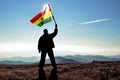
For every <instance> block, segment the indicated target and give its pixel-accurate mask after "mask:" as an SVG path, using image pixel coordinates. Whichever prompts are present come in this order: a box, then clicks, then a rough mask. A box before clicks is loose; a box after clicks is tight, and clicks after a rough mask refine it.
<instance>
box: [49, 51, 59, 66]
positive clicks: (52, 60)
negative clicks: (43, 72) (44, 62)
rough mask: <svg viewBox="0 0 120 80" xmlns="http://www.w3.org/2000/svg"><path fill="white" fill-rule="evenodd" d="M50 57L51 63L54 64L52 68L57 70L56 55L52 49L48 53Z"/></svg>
mask: <svg viewBox="0 0 120 80" xmlns="http://www.w3.org/2000/svg"><path fill="white" fill-rule="evenodd" d="M48 56H49V57H50V61H51V63H52V66H53V67H54V68H57V65H56V62H55V57H54V53H53V50H52V49H50V50H49V51H48Z"/></svg>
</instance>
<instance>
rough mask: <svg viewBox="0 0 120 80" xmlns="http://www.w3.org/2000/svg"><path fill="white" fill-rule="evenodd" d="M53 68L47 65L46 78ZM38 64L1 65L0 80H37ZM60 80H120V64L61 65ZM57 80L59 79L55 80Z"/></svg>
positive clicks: (58, 71) (58, 76)
mask: <svg viewBox="0 0 120 80" xmlns="http://www.w3.org/2000/svg"><path fill="white" fill-rule="evenodd" d="M51 71H52V66H51V65H45V67H44V72H45V74H46V78H47V80H48V78H49V77H50V75H51V74H52V72H51ZM37 78H38V64H29V65H3V64H1V65H0V80H37ZM54 78H58V80H120V62H118V61H116V62H112V61H111V62H91V63H74V64H59V65H58V69H57V75H56V76H54ZM54 80H57V79H54Z"/></svg>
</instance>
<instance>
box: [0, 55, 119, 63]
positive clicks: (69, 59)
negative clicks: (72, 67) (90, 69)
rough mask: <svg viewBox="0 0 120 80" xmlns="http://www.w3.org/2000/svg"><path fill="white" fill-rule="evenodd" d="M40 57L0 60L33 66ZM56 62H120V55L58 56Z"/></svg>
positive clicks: (48, 61) (0, 61) (1, 60)
mask: <svg viewBox="0 0 120 80" xmlns="http://www.w3.org/2000/svg"><path fill="white" fill-rule="evenodd" d="M39 60H40V57H36V56H33V57H11V58H0V64H33V63H38V62H39ZM55 60H56V62H57V63H58V64H62V63H79V62H92V61H94V60H95V61H120V55H116V56H100V55H67V56H62V57H61V56H56V57H55ZM50 63H51V62H50V60H49V58H48V59H46V64H50Z"/></svg>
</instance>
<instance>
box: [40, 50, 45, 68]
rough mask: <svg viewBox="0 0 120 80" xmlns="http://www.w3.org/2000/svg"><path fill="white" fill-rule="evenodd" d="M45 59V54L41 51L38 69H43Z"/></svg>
mask: <svg viewBox="0 0 120 80" xmlns="http://www.w3.org/2000/svg"><path fill="white" fill-rule="evenodd" d="M45 57H46V52H44V51H42V53H41V60H40V63H39V67H40V68H43V66H44V64H45Z"/></svg>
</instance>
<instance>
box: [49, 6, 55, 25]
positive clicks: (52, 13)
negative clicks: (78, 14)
mask: <svg viewBox="0 0 120 80" xmlns="http://www.w3.org/2000/svg"><path fill="white" fill-rule="evenodd" d="M48 5H49V7H50V4H48ZM50 10H51V13H52V18H53V20H54V22H55V24H57V23H56V20H55V17H54V16H53V12H52V9H51V7H50Z"/></svg>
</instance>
